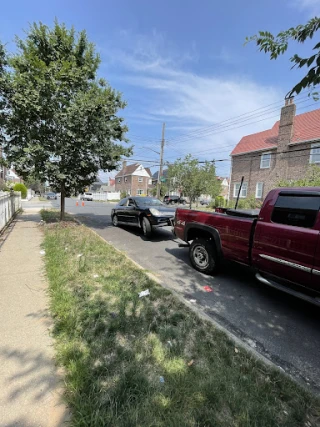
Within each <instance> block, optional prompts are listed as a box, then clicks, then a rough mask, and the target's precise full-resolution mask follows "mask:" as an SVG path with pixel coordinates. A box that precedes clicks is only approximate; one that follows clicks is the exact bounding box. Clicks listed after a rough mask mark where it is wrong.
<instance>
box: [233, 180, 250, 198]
mask: <svg viewBox="0 0 320 427" xmlns="http://www.w3.org/2000/svg"><path fill="white" fill-rule="evenodd" d="M239 188H240V182H236V183H235V184H234V187H233V197H238V193H239ZM247 192H248V183H247V182H244V183H243V184H242V187H241V192H240V197H241V198H245V197H247Z"/></svg>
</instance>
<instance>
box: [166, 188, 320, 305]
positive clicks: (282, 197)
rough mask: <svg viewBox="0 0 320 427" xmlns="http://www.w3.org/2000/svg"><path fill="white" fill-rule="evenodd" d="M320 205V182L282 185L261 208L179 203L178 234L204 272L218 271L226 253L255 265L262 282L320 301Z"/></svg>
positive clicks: (251, 265)
mask: <svg viewBox="0 0 320 427" xmlns="http://www.w3.org/2000/svg"><path fill="white" fill-rule="evenodd" d="M319 209H320V187H312V188H311V187H310V188H279V189H274V190H271V191H270V192H269V194H268V195H267V197H266V199H265V201H264V203H263V205H262V208H261V210H251V211H244V210H234V209H228V210H226V212H225V213H208V212H200V211H193V210H186V209H177V211H176V216H175V220H174V234H175V235H176V236H177V237H179V238H180V239H182V240H184V241H185V242H186V244H187V245H188V246H189V255H190V261H191V263H192V265H193V267H194V268H196V269H197V270H199V271H201V272H203V273H207V274H214V273H215V272H217V270H218V269H219V267H220V265H221V262H222V260H223V259H228V260H231V261H235V262H238V263H241V264H244V265H247V266H250V267H252V268H253V269H255V271H256V277H257V279H258V280H260V281H261V282H263V283H265V284H268V285H271V286H274V287H276V288H278V289H281V290H284V291H286V292H289V293H291V294H293V295H296V296H298V297H300V298H303V299H307V300H308V301H311V302H313V303H317V304H318V305H320V213H319V212H320V211H319ZM182 246H185V245H182Z"/></svg>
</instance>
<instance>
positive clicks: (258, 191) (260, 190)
mask: <svg viewBox="0 0 320 427" xmlns="http://www.w3.org/2000/svg"><path fill="white" fill-rule="evenodd" d="M259 187H260V188H259ZM262 196H263V182H257V184H256V199H262Z"/></svg>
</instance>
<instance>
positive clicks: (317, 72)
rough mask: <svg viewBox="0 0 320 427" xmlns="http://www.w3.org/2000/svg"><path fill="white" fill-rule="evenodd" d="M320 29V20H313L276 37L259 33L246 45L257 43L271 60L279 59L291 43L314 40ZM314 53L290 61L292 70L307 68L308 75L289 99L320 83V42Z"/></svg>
mask: <svg viewBox="0 0 320 427" xmlns="http://www.w3.org/2000/svg"><path fill="white" fill-rule="evenodd" d="M319 29H320V18H317V17H315V18H312V19H310V20H309V21H308V22H307V23H306V24H305V25H298V26H297V27H295V28H289V29H288V30H286V31H281V32H280V33H279V34H277V35H276V36H274V35H273V34H271V33H270V32H268V31H259V33H258V34H256V35H254V36H252V37H247V39H246V43H248V42H251V41H253V42H255V43H256V45H257V46H258V48H259V50H260V52H261V51H263V52H265V53H269V54H270V59H277V58H278V56H279V55H282V54H284V53H285V52H286V51H287V49H288V47H289V43H290V42H291V41H294V42H297V43H300V44H303V43H304V42H305V41H306V40H308V39H312V38H313V36H314V35H315V34H316V32H317V31H318V30H319ZM313 51H314V52H313V53H312V55H310V56H309V57H307V58H302V57H301V56H299V55H298V54H294V55H293V56H292V57H291V58H290V61H291V62H292V63H293V66H292V68H294V67H297V68H303V67H305V68H307V70H308V71H307V72H306V75H305V76H304V77H303V78H302V79H301V80H300V82H299V83H297V84H296V85H295V86H294V87H293V88H292V89H291V90H290V92H289V93H288V94H287V96H288V97H290V96H292V95H293V94H294V93H296V94H298V93H300V92H301V90H302V89H305V88H310V89H312V88H313V87H314V86H315V85H317V84H319V83H320V42H318V43H317V44H316V45H315V46H314V47H313ZM313 96H314V98H315V99H317V98H318V92H314V91H313Z"/></svg>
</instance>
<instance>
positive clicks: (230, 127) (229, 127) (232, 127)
mask: <svg viewBox="0 0 320 427" xmlns="http://www.w3.org/2000/svg"><path fill="white" fill-rule="evenodd" d="M306 101H307V99H304V100H300V101H298V102H296V104H301V103H304V102H306ZM315 104H317V103H316V102H313V103H312V104H309V105H307V106H304V107H302V108H307V107H310V106H312V105H315ZM275 111H277V112H278V108H277V109H273V110H271V111H268V112H267V113H266V112H265V113H263V114H259V115H257V116H256V117H254V119H257V118H259V117H263V118H262V119H260V120H254V121H253V122H250V123H245V124H241V123H244V122H247V121H248V120H252V119H253V117H252V116H251V117H248V118H246V119H245V120H237V121H234V122H231V123H228V124H225V125H222V126H217V127H216V128H214V129H212V130H211V131H206V132H205V133H202V134H197V135H194V136H193V135H192V136H190V137H188V138H184V139H182V140H179V141H178V142H175V144H181V143H183V142H187V141H190V140H193V139H194V138H198V139H199V138H204V137H207V136H209V135H217V134H220V133H224V132H228V131H230V130H235V129H239V128H241V127H244V126H248V125H252V124H255V123H259V122H261V121H263V120H268V119H272V118H275V117H279V114H277V115H276V116H274V115H272V116H267V117H264V116H265V115H266V114H268V115H269V114H271V113H273V112H275ZM238 124H240V125H239V126H238ZM219 128H220V129H219ZM169 144H170V145H171V144H172V142H169V143H168V145H169Z"/></svg>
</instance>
